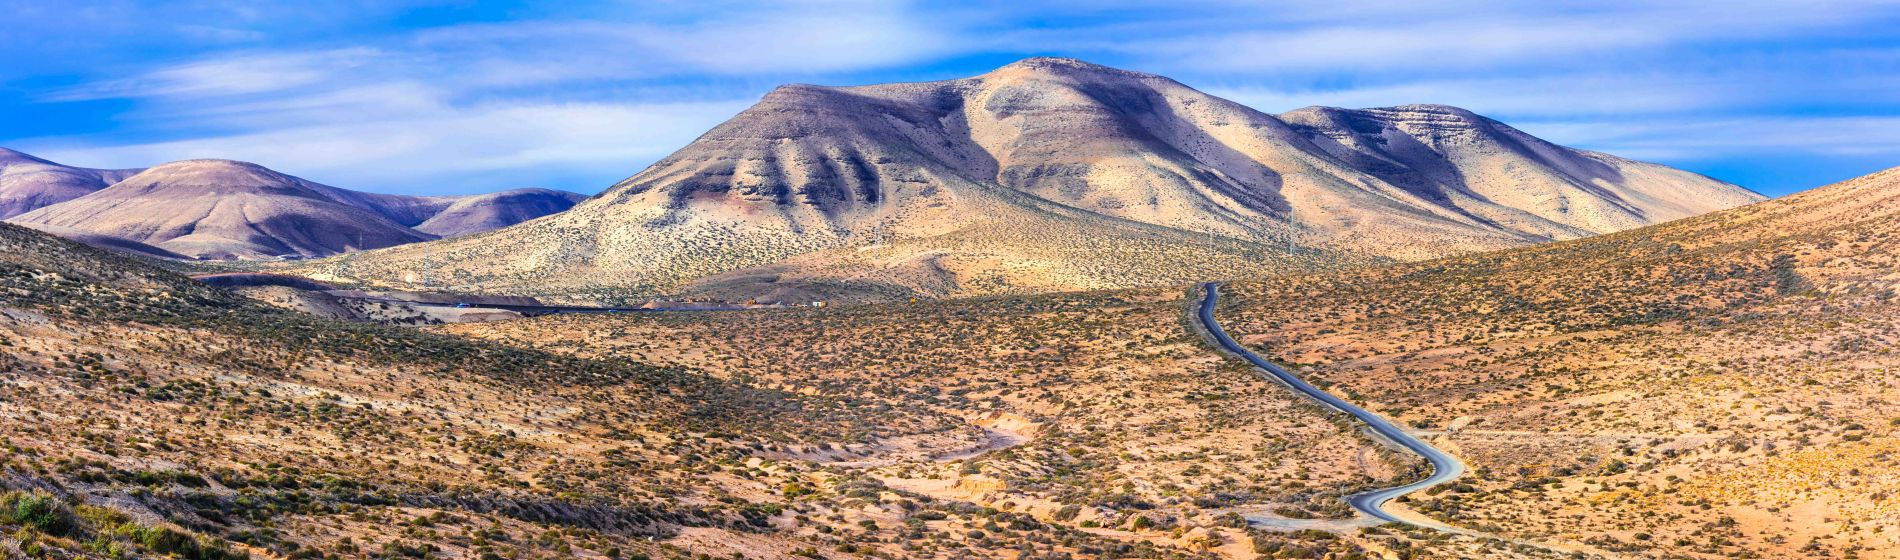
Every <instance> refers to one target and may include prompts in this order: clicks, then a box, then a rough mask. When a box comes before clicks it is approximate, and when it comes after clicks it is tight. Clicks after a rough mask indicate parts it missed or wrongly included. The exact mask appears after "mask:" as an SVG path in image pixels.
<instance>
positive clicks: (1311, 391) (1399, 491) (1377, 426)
mask: <svg viewBox="0 0 1900 560" xmlns="http://www.w3.org/2000/svg"><path fill="white" fill-rule="evenodd" d="M1201 287H1202V289H1203V290H1205V291H1206V296H1204V297H1203V298H1202V299H1201V311H1200V318H1201V327H1202V328H1205V329H1207V332H1208V334H1210V335H1213V337H1214V341H1215V342H1217V343H1219V344H1220V345H1221V347H1222V348H1226V349H1227V351H1228V352H1232V353H1234V354H1235V355H1238V356H1240V357H1241V358H1244V359H1246V360H1247V361H1248V362H1252V363H1253V365H1255V366H1258V367H1259V368H1260V369H1262V370H1265V371H1266V372H1267V373H1268V374H1270V375H1272V376H1273V377H1275V378H1278V379H1279V380H1280V382H1281V383H1284V384H1286V386H1288V387H1292V388H1293V390H1295V391H1299V392H1301V393H1305V394H1306V396H1309V397H1312V398H1314V399H1315V400H1318V401H1319V402H1321V403H1325V404H1326V406H1329V407H1332V408H1333V409H1334V410H1338V411H1340V412H1344V413H1346V414H1350V415H1352V416H1353V417H1354V418H1358V419H1359V420H1360V421H1362V422H1365V423H1366V424H1367V425H1368V426H1370V427H1371V428H1372V431H1374V432H1377V433H1378V434H1379V435H1381V436H1384V437H1385V438H1386V439H1388V440H1391V441H1392V442H1394V443H1397V444H1399V445H1401V446H1404V447H1405V448H1406V449H1410V450H1412V452H1413V453H1417V454H1418V455H1419V456H1420V457H1424V458H1425V460H1426V461H1428V462H1430V463H1431V464H1432V475H1431V476H1428V477H1425V479H1424V480H1420V481H1418V482H1413V483H1411V484H1407V485H1404V486H1395V487H1392V488H1381V489H1378V490H1368V491H1365V492H1360V493H1358V494H1353V495H1351V496H1347V497H1346V503H1347V504H1349V505H1351V506H1352V508H1353V509H1356V510H1359V511H1360V512H1362V513H1365V514H1366V515H1370V516H1372V517H1375V518H1378V519H1382V520H1385V521H1391V522H1396V523H1405V524H1408V525H1417V526H1421V527H1429V528H1433V529H1449V527H1447V526H1444V525H1442V524H1438V523H1432V522H1429V521H1426V522H1420V521H1415V520H1406V519H1400V518H1399V517H1398V516H1396V515H1393V514H1391V513H1389V512H1387V511H1385V504H1386V502H1390V501H1392V499H1393V498H1397V497H1399V496H1404V495H1406V494H1410V493H1413V492H1417V491H1419V490H1424V489H1426V488H1431V487H1433V486H1437V485H1440V484H1444V483H1446V482H1451V481H1452V480H1454V479H1457V478H1458V477H1459V476H1460V475H1463V474H1464V473H1465V464H1464V463H1463V462H1461V461H1459V460H1458V458H1457V457H1453V456H1451V454H1449V453H1446V452H1444V451H1440V450H1439V449H1438V448H1436V447H1432V445H1431V444H1429V443H1425V442H1424V441H1423V440H1420V439H1418V438H1416V437H1413V436H1412V435H1411V434H1408V433H1405V430H1401V429H1399V427H1398V426H1397V425H1394V424H1393V423H1392V422H1391V421H1390V420H1386V419H1385V417H1382V416H1379V415H1377V414H1373V413H1371V412H1368V411H1367V410H1366V409H1363V408H1359V407H1358V406H1357V405H1354V404H1352V403H1349V402H1346V400H1345V399H1342V398H1339V397H1336V396H1333V394H1332V393H1328V392H1326V391H1322V390H1320V388H1318V387H1314V386H1313V385H1312V384H1311V383H1307V382H1306V381H1305V380H1302V379H1300V378H1299V377H1297V376H1294V375H1293V374H1292V373H1291V372H1288V371H1287V370H1286V368H1282V367H1280V366H1279V365H1277V364H1274V363H1273V362H1269V361H1266V360H1264V359H1261V358H1260V356H1257V355H1255V354H1254V353H1253V352H1250V351H1248V350H1247V349H1246V348H1244V347H1242V346H1241V345H1240V343H1238V342H1235V341H1234V339H1233V337H1230V336H1227V331H1226V330H1223V329H1221V327H1220V323H1218V322H1215V321H1214V304H1215V303H1216V302H1218V301H1219V300H1220V287H1219V286H1217V285H1215V284H1214V283H1212V282H1209V283H1206V284H1202V285H1201Z"/></svg>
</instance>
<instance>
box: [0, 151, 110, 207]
mask: <svg viewBox="0 0 1900 560" xmlns="http://www.w3.org/2000/svg"><path fill="white" fill-rule="evenodd" d="M139 171H142V170H140V169H86V168H83V167H70V166H65V165H60V164H57V163H53V162H50V161H46V160H43V159H40V158H36V157H33V156H30V155H27V154H24V153H20V152H16V151H13V150H9V149H6V148H0V220H4V219H7V218H11V217H14V216H18V215H20V214H25V213H27V212H31V211H33V210H37V209H39V208H42V207H45V206H50V205H53V204H58V203H61V202H65V201H68V200H72V199H75V198H79V197H82V196H85V195H87V194H90V193H92V192H93V191H97V190H99V189H103V188H106V186H107V185H111V184H113V183H117V182H119V180H121V179H124V178H126V177H130V176H132V175H133V174H136V173H138V172H139Z"/></svg>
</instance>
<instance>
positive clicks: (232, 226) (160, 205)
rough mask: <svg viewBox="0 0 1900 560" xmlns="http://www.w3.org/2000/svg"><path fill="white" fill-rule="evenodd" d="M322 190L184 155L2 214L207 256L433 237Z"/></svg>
mask: <svg viewBox="0 0 1900 560" xmlns="http://www.w3.org/2000/svg"><path fill="white" fill-rule="evenodd" d="M327 192H328V190H327V189H324V188H322V187H319V186H316V185H314V184H313V183H310V182H308V181H304V180H303V179H298V178H296V177H291V176H289V175H284V174H282V173H278V172H275V171H271V170H269V169H265V168H264V167H262V166H258V165H255V164H250V163H243V162H236V161H227V160H187V161H180V162H173V163H168V164H165V165H160V166H158V167H153V168H151V169H147V170H145V171H144V172H142V173H139V174H137V175H133V176H132V177H129V178H126V179H125V180H124V181H120V182H119V183H117V184H115V185H113V186H111V187H107V188H105V189H104V190H100V191H98V192H94V193H92V194H88V195H86V196H82V197H79V198H76V199H73V200H70V201H67V202H64V203H61V204H57V205H54V206H49V207H46V208H41V209H39V210H35V211H32V212H28V213H26V214H22V215H19V216H16V217H14V218H13V219H12V220H10V221H12V222H13V223H17V224H21V225H26V226H29V227H33V226H51V227H54V228H66V229H71V230H77V231H82V232H88V233H94V234H99V235H107V236H112V237H117V238H120V239H127V240H131V241H135V242H139V243H144V244H147V245H151V246H154V247H158V248H161V249H165V250H168V251H172V252H175V253H179V254H183V255H187V256H192V257H201V258H212V259H230V258H248V259H256V258H269V257H276V256H283V255H295V256H301V257H314V256H324V255H333V254H337V253H343V252H347V251H354V250H360V249H371V248H377V247H388V246H391V245H400V244H404V243H414V242H417V241H425V240H428V239H432V238H433V236H430V235H427V234H424V233H421V232H417V231H415V230H412V229H409V228H407V227H404V226H403V225H401V224H398V223H395V222H392V221H390V220H388V219H387V218H384V217H382V216H380V215H378V214H375V213H372V212H367V211H365V209H364V208H360V207H357V206H353V205H349V204H345V203H343V202H340V201H338V200H336V199H333V198H331V197H330V196H328V195H327ZM55 231H57V230H55Z"/></svg>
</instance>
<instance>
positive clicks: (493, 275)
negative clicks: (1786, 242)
mask: <svg viewBox="0 0 1900 560" xmlns="http://www.w3.org/2000/svg"><path fill="white" fill-rule="evenodd" d="M1317 112H1320V111H1308V112H1304V113H1297V114H1294V115H1291V116H1289V117H1288V119H1289V120H1282V119H1281V118H1277V117H1274V116H1273V115H1268V114H1265V113H1261V112H1259V111H1255V110H1253V109H1249V108H1247V107H1245V106H1242V105H1239V104H1237V103H1233V102H1230V101H1227V100H1224V99H1220V98H1217V97H1214V96H1210V95H1207V94H1204V93H1201V92H1199V91H1195V90H1193V89H1191V88H1188V87H1186V86H1183V85H1181V84H1179V83H1177V82H1175V81H1173V80H1169V79H1167V78H1163V77H1160V76H1154V75H1148V74H1141V73H1136V72H1128V71H1123V70H1116V69H1112V68H1106V67H1102V66H1097V65H1093V64H1088V63H1084V62H1080V61H1075V60H1070V59H1054V58H1034V59H1028V60H1024V61H1021V62H1017V63H1014V64H1011V65H1008V66H1005V67H1003V68H1000V69H998V70H996V71H993V72H990V73H987V74H984V75H981V76H977V77H974V78H969V79H962V80H951V81H943V82H928V83H911V84H887V85H876V86H863V87H842V88H837V87H821V86H810V85H790V86H784V87H781V88H778V89H777V90H774V91H773V92H771V93H770V94H767V95H766V96H765V97H764V99H762V100H760V102H759V103H758V104H757V105H755V106H753V107H752V108H750V109H748V110H746V111H744V112H742V113H740V114H739V115H738V116H736V117H734V118H733V119H731V120H730V121H727V122H726V123H724V124H721V125H720V126H718V127H716V128H714V129H712V130H711V131H709V132H707V133H706V134H705V135H703V136H701V137H700V138H699V139H697V140H695V141H694V142H693V143H692V144H690V145H688V146H686V147H685V148H683V149H681V150H680V151H678V152H676V153H674V154H672V155H671V156H668V157H667V158H665V159H662V160H661V161H659V162H657V163H655V164H654V165H652V166H651V167H648V168H647V169H646V170H644V171H641V172H640V173H639V174H636V175H634V176H633V177H630V178H628V179H627V180H625V181H622V182H620V183H619V184H617V185H614V186H613V187H612V188H610V189H608V190H607V191H606V192H605V193H603V194H601V195H600V196H597V197H594V198H593V199H590V200H588V201H586V202H584V203H582V204H580V205H577V206H576V207H575V208H574V209H573V210H571V211H569V212H566V213H563V214H562V215H561V216H559V217H557V218H553V219H548V220H541V221H537V222H535V223H533V224H530V225H527V226H523V227H521V228H519V229H513V230H508V231H506V232H505V233H498V234H495V235H489V236H470V237H468V238H464V239H457V240H449V241H444V242H440V243H434V244H430V245H429V246H426V247H415V248H404V249H396V250H391V251H384V252H379V253H376V254H370V255H364V256H362V257H361V258H354V259H351V260H349V261H348V262H347V263H338V264H337V265H335V266H331V267H328V268H325V269H323V270H319V271H316V272H317V273H320V274H327V275H332V276H335V277H337V278H339V279H345V280H357V281H367V282H400V281H401V279H402V278H405V277H410V276H413V272H414V271H415V270H419V269H421V268H426V267H427V266H428V265H425V261H427V260H428V259H447V260H448V261H452V262H454V263H455V265H454V266H457V267H460V268H459V270H460V272H459V277H461V278H464V279H465V280H466V281H467V282H468V283H469V284H470V285H472V286H480V287H482V288H486V289H494V290H502V291H510V290H523V289H539V290H546V292H544V293H563V292H564V293H569V294H590V295H602V294H613V293H619V292H633V293H653V292H665V291H676V292H688V293H693V292H699V291H714V292H718V291H721V290H726V289H729V288H731V287H732V286H734V284H733V283H732V282H730V281H729V280H730V278H726V277H721V278H715V279H711V280H708V281H707V282H708V283H705V284H701V283H698V282H699V281H700V280H701V279H703V278H706V277H708V276H713V275H721V274H726V275H738V276H740V277H744V278H750V279H753V280H757V281H761V282H763V284H760V283H758V282H753V285H752V286H751V287H749V288H746V289H748V290H754V291H757V290H765V291H774V290H782V291H785V292H788V293H810V292H814V291H816V292H822V291H824V287H846V288H847V289H853V290H860V289H861V290H872V291H878V290H884V291H889V292H891V293H912V294H919V295H943V294H974V293H994V292H1009V291H1029V290H1043V289H1083V288H1102V287H1125V286H1133V285H1144V284H1153V283H1157V282H1164V281H1176V280H1177V278H1176V277H1184V278H1185V277H1203V278H1206V277H1234V276H1240V275H1249V274H1259V273H1263V272H1271V271H1275V270H1302V269H1310V268H1312V267H1314V266H1327V265H1331V264H1337V263H1339V262H1344V261H1346V260H1350V259H1344V258H1342V257H1341V255H1354V256H1357V257H1360V258H1387V257H1389V258H1400V259H1412V258H1424V257H1435V256H1443V255H1448V254H1455V253H1461V252H1467V251H1474V250H1482V249H1495V248H1502V247H1513V246H1519V245H1524V244H1528V243H1534V242H1540V241H1547V240H1550V239H1565V238H1573V237H1578V236H1582V235H1587V234H1592V233H1600V232H1605V231H1612V230H1615V229H1620V228H1624V227H1629V226H1633V225H1641V224H1646V223H1654V222H1656V221H1660V220H1663V219H1669V218H1675V217H1680V216H1682V215H1685V214H1691V213H1697V212H1705V211H1711V210H1717V209H1722V208H1728V207H1732V206H1735V205H1738V204H1742V203H1746V202H1750V201H1754V200H1758V199H1759V197H1758V196H1757V195H1754V194H1753V193H1749V192H1748V191H1746V190H1743V189H1741V188H1739V187H1735V186H1733V185H1728V184H1725V183H1721V182H1718V181H1714V180H1712V179H1708V178H1705V177H1700V176H1696V175H1693V174H1688V173H1682V172H1678V171H1673V170H1669V169H1668V168H1664V167H1661V166H1655V165H1650V164H1642V163H1637V162H1630V161H1627V160H1621V159H1617V158H1613V157H1608V156H1601V155H1597V154H1588V153H1584V152H1578V151H1574V150H1569V149H1565V148H1561V147H1557V146H1554V145H1550V144H1548V143H1544V142H1541V141H1537V140H1536V139H1534V138H1530V137H1528V136H1527V135H1524V134H1523V133H1521V132H1517V131H1515V130H1512V129H1510V128H1509V127H1505V126H1503V125H1500V124H1497V123H1495V122H1493V121H1489V120H1487V119H1483V118H1482V117H1477V116H1475V115H1470V114H1469V113H1465V112H1462V111H1459V110H1456V109H1452V108H1445V107H1407V108H1399V109H1395V110H1391V111H1387V112H1389V113H1392V114H1394V115H1400V116H1403V117H1404V118H1399V117H1393V118H1391V119H1389V120H1390V122H1389V123H1386V124H1381V125H1379V127H1380V128H1375V127H1374V126H1373V125H1374V124H1377V122H1376V121H1377V119H1372V118H1346V117H1337V118H1322V117H1323V116H1324V115H1315V114H1311V113H1317ZM1335 121H1338V122H1335ZM1346 121H1350V122H1346ZM1290 123H1291V124H1290ZM1342 126H1343V127H1344V128H1341V127H1342ZM1387 126H1389V127H1390V130H1389V131H1388V130H1387V129H1386V128H1384V127H1387ZM1368 135H1371V136H1368ZM1375 136H1376V137H1375ZM1388 136H1389V137H1391V139H1395V140H1396V139H1399V138H1400V137H1403V138H1404V139H1406V140H1407V141H1409V142H1410V143H1409V144H1403V145H1400V144H1396V143H1395V144H1392V145H1387V137H1388ZM1353 146H1358V148H1355V147H1353ZM1426 152H1429V153H1426ZM1362 167H1364V168H1362ZM1519 205H1521V207H1520V206H1519ZM1289 218H1291V219H1292V221H1293V222H1294V223H1295V224H1296V228H1295V229H1297V231H1298V232H1299V237H1300V239H1301V243H1302V244H1303V245H1305V246H1308V247H1309V248H1318V249H1321V250H1322V251H1320V252H1318V253H1315V254H1313V255H1309V257H1311V258H1296V259H1288V258H1285V257H1286V256H1285V255H1284V254H1282V255H1280V257H1277V258H1276V257H1269V256H1265V254H1266V253H1269V252H1271V250H1270V248H1269V247H1263V246H1262V245H1268V246H1273V247H1278V246H1283V245H1284V241H1285V235H1286V234H1287V231H1288V230H1289V225H1288V222H1289ZM1210 233H1211V234H1214V235H1215V236H1216V238H1215V239H1213V240H1212V241H1207V239H1208V234H1210ZM1151 238H1152V239H1166V240H1167V241H1166V242H1165V243H1166V244H1168V245H1169V248H1168V249H1166V250H1159V249H1157V250H1148V249H1135V250H1131V251H1122V252H1113V253H1100V252H1099V251H1100V249H1101V247H1102V246H1109V247H1116V246H1122V245H1124V244H1125V242H1124V241H1123V240H1125V239H1151ZM977 239H980V240H981V242H980V243H978V242H973V240H977ZM893 240H900V242H895V243H890V242H892V241H893ZM880 242H885V243H887V244H888V245H889V246H888V247H882V248H880V249H875V250H874V251H873V252H875V253H877V254H878V255H879V257H877V258H875V259H871V258H861V257H862V255H860V254H859V253H858V252H857V249H858V248H862V247H866V246H870V245H873V244H877V243H880ZM1136 243H1137V244H1140V243H1141V242H1136ZM1222 247H1227V248H1226V249H1223V248H1222ZM1132 253H1139V254H1132ZM1144 255H1154V256H1153V257H1146V256H1144ZM1113 259H1120V261H1121V263H1122V264H1117V265H1112V266H1117V267H1122V268H1123V269H1128V268H1131V267H1132V269H1133V270H1126V271H1104V270H1100V268H1102V267H1103V266H1105V265H1104V263H1109V262H1111V261H1112V260H1113ZM1249 261H1251V262H1249ZM1315 261H1318V264H1317V265H1316V264H1315ZM430 262H433V261H430ZM905 270H908V271H905ZM1124 272H1125V273H1124ZM1031 278H1036V279H1040V280H1038V281H1035V282H1033V283H1025V282H1023V281H1020V280H1021V279H1031ZM815 287H816V288H815Z"/></svg>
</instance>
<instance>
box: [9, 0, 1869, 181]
mask: <svg viewBox="0 0 1900 560" xmlns="http://www.w3.org/2000/svg"><path fill="white" fill-rule="evenodd" d="M435 4H439V3H438V2H434V1H433V0H415V1H414V2H377V3H370V4H366V5H364V6H360V8H361V9H357V10H339V9H336V8H335V7H334V6H331V5H329V4H327V3H315V2H309V3H306V2H296V1H292V2H279V3H269V4H244V3H235V4H232V3H193V2H177V3H168V2H163V1H159V2H155V3H154V2H140V1H133V0H123V1H118V2H113V1H108V2H106V3H97V4H93V5H90V6H86V7H82V8H68V9H53V8H49V6H50V5H49V4H46V3H42V2H25V1H19V0H0V13H7V14H9V16H10V17H6V18H0V50H5V51H8V52H9V55H7V56H6V60H8V61H9V63H10V64H7V65H0V86H5V87H0V122H14V123H19V122H30V123H33V124H35V125H36V126H30V127H25V128H24V130H34V131H41V130H54V131H55V132H53V133H44V132H34V133H20V134H19V136H16V137H0V144H6V145H10V146H11V147H20V148H28V149H36V150H40V151H43V152H46V154H47V155H52V156H57V157H66V158H72V159H73V162H74V163H80V164H86V165H95V166H136V165H150V164H154V163H159V162H162V161H167V160H172V159H179V158H185V157H226V158H236V159H253V160H257V161H259V162H261V163H265V164H267V165H272V166H274V167H280V168H283V169H284V170H286V171H291V172H294V173H303V174H308V175H310V176H311V178H313V179H317V180H323V181H330V182H335V183H339V184H342V185H344V186H351V187H361V188H372V189H386V190H421V191H431V192H440V191H446V190H461V191H469V190H480V189H487V188H499V187H507V186H519V185H526V184H544V185H547V184H551V182H552V186H563V187H568V188H573V189H576V190H595V189H598V188H599V187H601V186H604V185H605V184H607V183H609V182H611V181H612V180H614V179H618V178H620V177H622V176H625V175H630V174H632V173H633V172H635V171H638V169H639V167H640V166H642V165H645V164H646V163H648V162H650V161H652V160H654V159H657V158H659V157H661V156H663V155H664V154H665V153H667V152H669V151H671V150H672V149H675V148H678V147H680V146H682V145H684V144H685V143H686V142H688V141H690V140H691V138H693V137H694V136H695V135H697V134H698V133H700V132H703V131H704V130H705V129H707V128H710V127H711V126H713V125H714V124H716V123H717V122H718V121H719V120H721V119H723V118H725V117H727V116H729V115H731V114H732V113H734V112H736V111H738V110H739V109H741V108H743V107H744V106H745V105H746V104H747V103H748V102H749V101H751V100H753V99H756V98H757V96H758V95H760V94H762V93H763V92H765V91H767V90H769V89H770V88H771V87H772V86H775V85H777V84H779V83H782V82H787V81H804V82H817V83H834V84H852V83H872V82H884V81H896V80H914V79H942V78H952V77H961V76H968V75H973V74H977V73H980V72H983V71H986V70H988V69H990V68H991V67H993V66H996V65H999V64H1001V63H1002V62H1006V61H1007V60H1009V59H1011V58H1015V57H1018V56H1026V55H1044V54H1058V55H1069V56H1078V57H1082V58H1086V59H1091V60H1094V61H1096V62H1101V63H1105V64H1110V65H1116V66H1124V67H1130V68H1134V69H1139V70H1145V71H1150V72H1156V73H1160V74H1164V75H1168V76H1172V77H1176V78H1178V79H1181V80H1182V81H1184V82H1186V83H1188V84H1189V85H1192V86H1196V87H1201V88H1203V89H1206V90H1208V91H1210V92H1213V93H1215V94H1218V95H1223V96H1227V97H1231V98H1234V99H1236V100H1238V101H1241V102H1243V103H1247V104H1250V105H1253V106H1255V107H1257V108H1260V109H1262V110H1267V111H1275V112H1277V111H1284V110H1287V109H1291V108H1294V107H1299V106H1304V105H1315V104H1322V105H1336V106H1380V105H1395V104H1403V103H1445V104H1452V105H1459V106H1463V107H1467V108H1470V109H1473V110H1476V111H1478V112H1480V113H1485V114H1488V115H1492V116H1496V117H1499V118H1503V119H1504V120H1506V121H1507V122H1511V123H1512V124H1514V125H1519V126H1520V128H1525V129H1526V130H1528V131H1531V132H1533V133H1539V134H1547V135H1550V136H1551V137H1552V139H1553V140H1557V141H1560V142H1567V143H1571V144H1576V145H1580V146H1582V147H1586V148H1592V149H1601V150H1606V151H1611V152H1616V153H1621V154H1622V155H1630V156H1636V157H1650V158H1656V159H1662V160H1664V161H1666V162H1671V163H1684V164H1690V165H1693V164H1696V162H1703V161H1716V160H1722V159H1723V158H1729V159H1730V160H1733V159H1736V158H1756V159H1759V158H1764V157H1775V156H1773V154H1777V153H1794V152H1803V153H1813V154H1829V155H1833V156H1839V157H1859V158H1865V159H1867V160H1869V161H1871V160H1874V159H1878V158H1889V157H1891V158H1895V159H1896V160H1900V155H1895V154H1894V153H1893V151H1892V150H1890V149H1889V148H1887V147H1886V146H1891V145H1892V144H1893V142H1891V141H1890V140H1891V134H1889V133H1887V132H1885V130H1884V129H1881V128H1880V127H1881V126H1884V125H1887V124H1892V123H1891V122H1890V120H1889V119H1890V118H1891V116H1892V115H1895V114H1900V34H1895V33H1892V32H1891V31H1889V30H1890V29H1894V28H1896V26H1900V4H1897V3H1895V2H1893V1H1889V0H1839V1H1833V2H1827V3H1822V4H1816V5H1810V6H1801V7H1791V6H1789V5H1788V4H1786V3H1785V2H1778V1H1768V0H1735V1H1731V2H1719V3H1690V2H1598V1H1592V2H1585V1H1570V0H1558V1H1554V2H1535V3H1525V2H1507V1H1503V0H1449V1H1447V2H1433V3H1428V4H1420V3H1409V4H1408V3H1393V2H1384V1H1374V0H1289V1H1287V2H1273V3H1256V2H1242V1H1208V2H1195V3H1176V4H1168V5H1156V4H1150V3H1139V2H1126V1H1122V0H1059V1H1057V2H1054V3H1037V4H1025V3H1020V2H1008V1H1004V0H975V1H974V2H969V3H961V4H956V5H929V4H924V3H912V2H902V1H878V0H806V1H792V2H750V1H745V0H707V1H706V2H696V3H671V2H658V3H654V2H645V3H619V2H610V1H600V2H594V1H583V2H578V3H565V4H560V5H543V6H533V7H527V6H520V5H512V4H510V5H492V6H491V5H488V4H486V3H483V2H473V3H468V2H452V3H448V4H445V5H444V6H447V8H446V9H437V8H443V7H444V6H437V5H435ZM155 30H158V31H155ZM9 96H11V97H9ZM80 108H86V110H109V111H111V113H110V114H109V115H105V116H96V115H92V114H90V113H88V114H86V116H88V117H90V118H88V119H85V120H87V121H88V122H89V123H90V127H89V128H86V129H84V130H80V129H79V128H77V127H75V129H74V131H73V132H66V133H61V132H57V131H58V130H59V129H60V126H59V125H60V123H59V121H58V119H63V118H71V113H72V112H76V111H80V110H81V109H80ZM62 111H65V112H64V113H62ZM1750 126H1763V127H1771V128H1767V129H1764V130H1771V131H1774V132H1773V133H1749V128H1748V127H1750ZM1853 138H1862V139H1865V141H1864V142H1860V143H1858V144H1857V143H1856V142H1854V141H1853ZM1764 154H1768V155H1764ZM1896 162H1897V163H1900V161H1896ZM1725 178H1728V179H1730V180H1735V181H1738V182H1742V183H1744V184H1746V183H1747V182H1748V181H1747V178H1746V177H1725Z"/></svg>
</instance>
